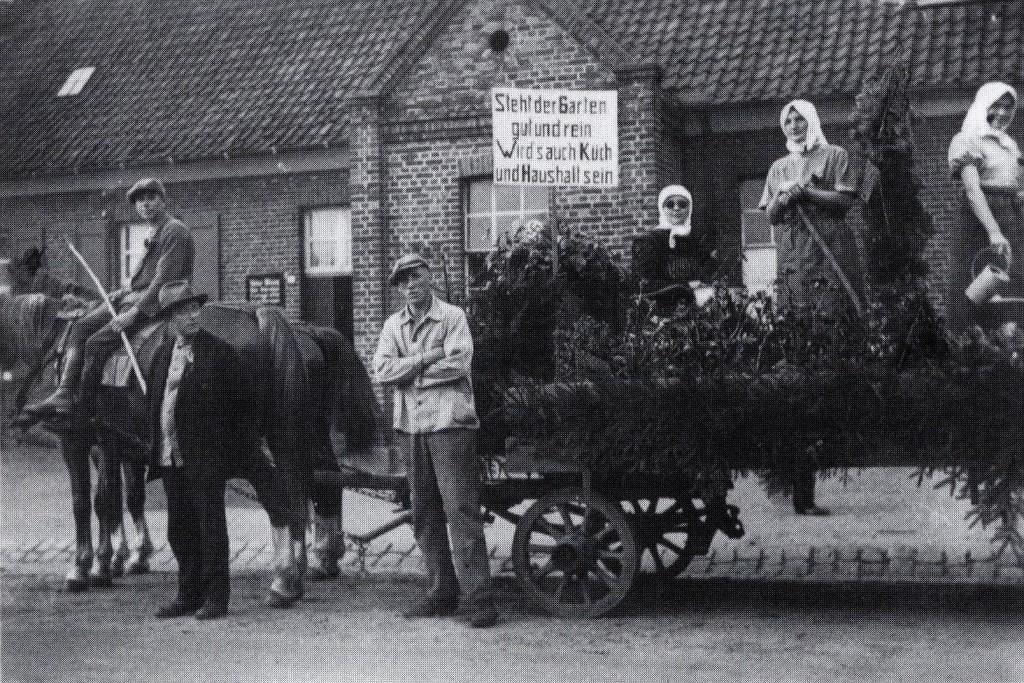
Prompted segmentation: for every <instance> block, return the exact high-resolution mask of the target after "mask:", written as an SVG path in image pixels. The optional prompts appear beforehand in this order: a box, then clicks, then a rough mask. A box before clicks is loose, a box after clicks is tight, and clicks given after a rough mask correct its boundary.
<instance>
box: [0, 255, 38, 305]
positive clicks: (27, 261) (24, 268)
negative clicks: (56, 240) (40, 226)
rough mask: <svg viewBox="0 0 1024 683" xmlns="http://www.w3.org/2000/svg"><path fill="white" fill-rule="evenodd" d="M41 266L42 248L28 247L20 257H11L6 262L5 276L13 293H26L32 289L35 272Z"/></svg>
mask: <svg viewBox="0 0 1024 683" xmlns="http://www.w3.org/2000/svg"><path fill="white" fill-rule="evenodd" d="M42 267H43V250H40V249H39V248H38V247H30V248H28V249H26V250H25V253H23V254H22V255H21V256H20V257H18V258H14V259H11V261H10V262H9V263H8V264H7V277H8V279H9V281H10V287H11V291H12V293H14V294H27V293H28V292H31V291H32V283H33V281H34V280H35V278H36V273H38V272H39V269H40V268H42Z"/></svg>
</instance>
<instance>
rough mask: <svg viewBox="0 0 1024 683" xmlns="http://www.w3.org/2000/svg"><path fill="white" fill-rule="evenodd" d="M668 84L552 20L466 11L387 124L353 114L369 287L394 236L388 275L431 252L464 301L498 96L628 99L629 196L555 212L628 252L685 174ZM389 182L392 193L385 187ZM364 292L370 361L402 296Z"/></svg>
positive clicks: (565, 225)
mask: <svg viewBox="0 0 1024 683" xmlns="http://www.w3.org/2000/svg"><path fill="white" fill-rule="evenodd" d="M498 28H504V29H505V30H507V31H508V32H509V34H510V35H511V43H510V45H509V47H508V48H507V49H506V50H505V51H504V52H502V53H500V54H495V53H494V52H493V51H492V50H491V49H490V47H488V44H487V38H488V36H489V35H490V33H491V32H492V31H494V30H496V29H498ZM657 77H658V74H657V73H656V72H654V71H652V70H640V71H638V72H630V73H624V72H620V73H615V72H614V71H613V70H612V69H610V68H609V67H608V66H606V65H604V64H603V63H602V62H601V61H600V59H599V58H598V57H596V56H595V55H594V54H592V53H591V52H590V51H589V50H588V49H587V48H584V47H582V46H581V44H580V42H579V41H578V39H577V38H576V37H574V36H573V35H570V34H569V33H568V32H566V31H565V30H564V29H563V28H562V27H560V26H559V25H558V24H557V23H556V22H554V21H553V20H552V19H551V18H550V17H548V16H546V15H543V14H541V13H536V12H533V11H532V10H529V9H527V8H524V7H521V6H514V5H508V4H506V3H504V2H496V1H492V0H484V1H482V2H478V3H472V4H471V5H470V6H468V7H466V8H465V9H464V10H462V12H461V13H460V14H458V15H457V16H455V17H454V18H453V19H452V21H451V22H450V24H449V26H448V28H447V30H446V31H445V32H444V33H442V34H441V35H439V36H437V38H436V39H435V40H434V42H433V43H432V44H431V45H430V47H429V48H428V49H427V50H426V52H425V54H424V55H423V56H422V57H421V58H420V59H419V60H418V61H417V62H416V63H415V64H413V65H412V67H411V68H410V69H409V70H408V73H407V74H406V75H404V76H401V77H400V78H399V80H398V82H397V83H396V84H395V85H394V88H393V94H392V95H391V96H390V98H389V100H388V102H387V103H386V106H384V107H383V111H385V112H387V114H386V116H385V120H384V121H383V122H382V123H381V125H379V126H377V125H375V124H373V123H365V124H364V123H360V120H361V119H362V117H363V116H364V115H365V114H367V113H369V112H370V109H367V108H365V106H364V105H359V106H358V107H356V108H354V109H353V111H352V113H351V117H352V118H351V120H352V121H353V124H354V126H355V130H356V132H355V134H354V144H353V176H352V177H353V222H354V230H355V233H356V235H357V237H356V246H357V247H358V248H359V249H360V250H361V252H362V253H360V254H358V255H357V261H358V262H360V263H367V264H369V266H368V268H369V270H370V271H371V272H373V273H375V275H374V277H373V278H368V279H367V283H368V284H372V283H371V281H374V280H375V281H376V282H379V281H380V272H381V259H380V254H379V253H377V250H378V249H380V246H379V245H380V242H376V243H374V242H373V241H372V238H373V237H376V238H377V239H378V240H379V239H381V230H382V226H383V231H384V234H383V240H384V241H385V247H384V251H385V252H386V254H387V264H386V266H385V267H389V266H390V264H391V263H393V262H394V260H395V259H396V258H397V257H398V256H399V255H400V254H401V253H403V252H407V251H412V250H417V251H420V252H421V253H424V255H425V256H427V257H428V259H429V260H430V261H431V263H432V265H433V267H434V276H435V281H436V283H437V285H438V287H439V289H440V290H441V291H444V289H445V286H444V283H445V274H447V283H448V291H449V295H450V297H451V298H452V299H454V300H455V301H459V300H460V298H461V295H462V292H463V291H464V287H465V281H464V272H465V264H464V234H463V230H464V228H463V216H462V201H463V192H464V187H465V185H464V181H465V180H466V179H467V178H469V177H471V176H472V175H479V174H481V172H482V174H484V175H486V174H487V173H489V168H490V164H489V161H488V160H489V157H490V155H491V138H490V136H491V129H490V107H489V98H488V94H489V90H490V88H492V87H497V86H514V87H522V88H545V89H556V88H565V89H576V90H583V89H592V90H596V89H616V88H617V89H618V91H619V153H620V186H619V187H618V188H615V189H612V190H591V189H585V188H557V189H556V190H554V191H553V192H552V193H551V197H552V204H551V212H552V217H553V218H554V219H556V220H557V221H558V224H559V227H560V229H561V230H562V231H563V232H565V231H581V232H584V233H586V234H589V235H593V236H595V237H597V238H599V239H601V240H603V241H604V242H605V243H606V244H608V245H609V246H610V247H611V248H612V249H613V250H614V251H615V252H617V253H618V254H620V255H626V254H628V246H629V244H630V241H631V238H632V235H633V234H635V233H636V232H638V231H641V230H643V229H645V228H646V227H647V226H648V225H650V224H652V223H655V222H656V221H657V207H656V203H657V194H658V191H659V189H660V187H661V184H662V183H663V180H662V178H663V177H664V176H672V179H676V178H677V177H678V174H679V172H680V170H681V166H682V163H681V158H680V154H679V150H680V146H679V144H678V142H674V143H673V145H671V146H668V147H666V144H665V141H664V140H663V137H664V135H665V131H666V130H667V126H666V125H665V123H664V120H663V119H664V117H663V116H662V115H661V112H660V111H659V103H658V101H657V99H656V97H655V95H654V92H655V89H656V87H655V83H656V81H657ZM381 144H383V155H382V154H381V147H380V145H381ZM666 150H667V151H666ZM381 157H382V159H383V160H382V161H380V159H381ZM460 169H461V170H460ZM467 169H475V170H467ZM380 178H383V181H384V188H385V190H384V192H383V193H380V192H379V188H378V189H375V188H374V184H375V183H377V182H379V179H380ZM381 200H383V204H384V206H383V207H381V206H380V205H379V204H380V201H381ZM360 235H365V236H366V239H365V240H360V238H359V236H360ZM363 294H364V296H360V295H359V294H357V311H356V320H357V323H356V343H357V346H358V348H359V349H360V351H361V352H362V353H363V355H364V357H367V356H368V355H369V354H370V353H372V349H373V346H374V345H375V343H376V336H377V332H378V331H379V329H380V324H381V323H382V320H381V315H382V313H381V312H380V311H381V310H382V308H386V309H387V310H388V312H390V311H391V310H394V308H395V307H396V306H397V305H398V303H399V302H400V297H399V296H397V295H395V294H394V293H387V292H384V293H381V294H376V293H373V294H371V293H370V292H363ZM382 301H386V302H388V303H386V304H383V303H382ZM360 321H362V324H360Z"/></svg>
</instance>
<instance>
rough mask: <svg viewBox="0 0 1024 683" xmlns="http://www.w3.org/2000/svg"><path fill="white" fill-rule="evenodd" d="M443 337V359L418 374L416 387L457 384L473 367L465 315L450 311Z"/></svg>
mask: <svg viewBox="0 0 1024 683" xmlns="http://www.w3.org/2000/svg"><path fill="white" fill-rule="evenodd" d="M452 310H453V313H452V315H451V316H450V318H449V319H448V321H446V322H447V324H448V329H447V331H446V333H445V337H444V358H442V359H441V360H439V361H437V362H436V363H431V364H430V365H428V366H427V367H426V368H424V370H423V372H422V373H421V374H420V377H419V379H418V380H417V386H419V387H421V388H424V389H426V388H429V387H434V386H438V385H441V384H448V383H449V382H457V381H458V380H461V379H466V378H468V377H469V376H470V374H471V372H472V367H473V335H472V334H471V333H470V331H469V323H467V322H466V314H465V313H464V312H463V311H462V310H460V309H452Z"/></svg>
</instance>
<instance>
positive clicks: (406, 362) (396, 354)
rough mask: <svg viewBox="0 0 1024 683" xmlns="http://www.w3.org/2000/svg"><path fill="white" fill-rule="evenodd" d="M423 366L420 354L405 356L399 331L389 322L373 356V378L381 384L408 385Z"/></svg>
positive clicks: (382, 331)
mask: <svg viewBox="0 0 1024 683" xmlns="http://www.w3.org/2000/svg"><path fill="white" fill-rule="evenodd" d="M422 365H423V357H422V356H421V355H420V354H414V355H409V356H403V355H402V354H401V351H400V350H399V347H398V330H397V329H395V325H394V324H393V321H391V320H389V321H388V322H387V323H386V324H385V325H384V329H382V330H381V332H380V340H378V342H377V350H376V351H375V352H374V354H373V376H374V378H376V380H377V381H378V382H379V383H381V384H392V385H393V384H408V383H409V382H410V381H412V380H413V378H415V377H416V375H417V373H418V372H419V370H420V367H421V366H422Z"/></svg>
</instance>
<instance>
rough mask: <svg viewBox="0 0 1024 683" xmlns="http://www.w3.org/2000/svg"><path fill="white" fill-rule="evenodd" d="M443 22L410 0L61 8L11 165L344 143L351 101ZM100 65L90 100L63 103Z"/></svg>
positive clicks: (24, 97) (42, 21) (185, 0)
mask: <svg viewBox="0 0 1024 683" xmlns="http://www.w3.org/2000/svg"><path fill="white" fill-rule="evenodd" d="M430 12H431V3H427V2H414V1H410V0H339V1H337V2H324V0H216V1H215V2H210V1H209V0H175V1H174V2H161V1H160V0H152V1H150V0H129V1H127V2H125V1H124V0H117V1H116V2H115V1H114V0H54V1H53V2H51V3H49V16H47V15H46V14H44V13H43V11H40V13H39V14H37V15H36V16H34V17H32V18H31V20H30V22H29V23H31V24H33V25H34V28H32V29H31V30H28V31H26V34H27V36H26V39H25V40H24V41H23V43H22V45H21V49H20V52H19V53H18V54H16V55H15V56H14V57H15V58H14V59H13V60H12V61H11V62H10V64H13V65H16V66H15V74H14V76H13V80H15V81H16V82H18V83H20V84H21V93H20V97H19V98H18V106H17V116H15V117H13V120H11V121H10V123H9V126H10V127H9V128H8V131H9V133H8V134H10V142H11V143H12V144H11V145H10V147H11V149H10V153H9V154H8V155H7V160H6V163H5V162H2V161H0V165H6V166H7V167H8V168H9V169H12V170H14V169H19V170H21V171H22V172H24V171H25V170H28V169H32V170H38V171H41V172H54V171H59V170H62V169H63V170H70V169H74V168H79V169H82V170H87V169H90V168H96V167H104V168H108V167H117V166H119V165H122V164H124V165H129V166H131V165H140V164H147V163H165V162H166V161H167V160H169V159H173V160H175V161H180V160H186V159H196V158H202V157H211V156H216V157H222V156H223V155H225V154H227V155H229V156H237V155H242V154H270V153H271V151H272V148H275V149H278V150H301V149H314V148H323V147H336V146H340V145H341V144H343V142H344V139H345V131H344V116H343V109H344V103H345V100H346V96H347V95H348V93H350V92H353V91H355V90H357V89H359V88H360V87H361V85H362V82H363V81H364V80H365V79H368V78H370V77H372V75H373V73H374V72H375V71H376V70H377V69H380V68H381V67H382V65H384V64H386V63H387V60H388V58H389V56H390V55H391V53H392V52H394V51H395V50H397V49H398V48H399V47H400V46H401V45H404V44H405V43H406V42H407V41H409V40H410V39H411V38H412V37H413V36H414V35H415V34H416V32H417V31H419V30H421V28H422V27H423V26H424V24H425V22H426V20H427V19H428V18H429V15H430ZM90 65H94V66H97V67H98V69H97V71H96V73H95V75H93V77H92V79H91V80H90V81H89V83H88V84H87V85H86V87H85V90H84V91H83V92H82V94H81V95H79V96H73V97H55V94H56V93H57V91H58V90H59V89H60V87H61V85H62V84H63V83H64V81H65V79H67V77H68V75H69V74H70V73H71V72H72V71H73V70H74V69H75V68H76V67H79V66H90ZM4 68H5V70H6V69H9V68H10V67H4ZM14 172H17V171H14Z"/></svg>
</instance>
